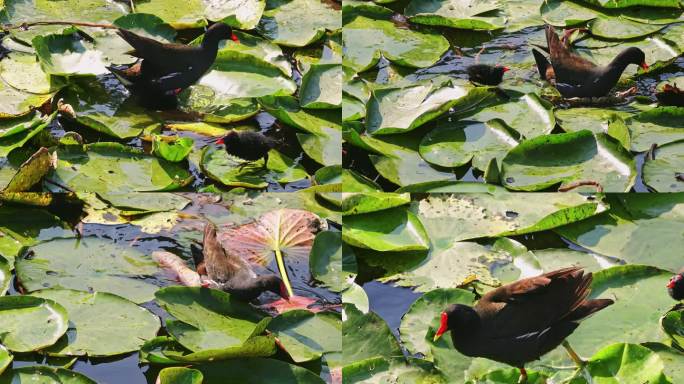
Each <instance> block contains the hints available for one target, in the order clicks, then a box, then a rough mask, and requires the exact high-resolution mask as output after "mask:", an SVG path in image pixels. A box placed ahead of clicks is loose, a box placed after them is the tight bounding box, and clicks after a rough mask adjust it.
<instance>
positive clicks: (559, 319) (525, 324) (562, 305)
mask: <svg viewBox="0 0 684 384" xmlns="http://www.w3.org/2000/svg"><path fill="white" fill-rule="evenodd" d="M591 281H592V275H591V273H587V274H584V271H582V269H581V268H578V267H569V268H563V269H559V270H556V271H552V272H548V273H545V274H543V275H540V276H536V277H530V278H527V279H522V280H518V281H516V282H514V283H511V284H508V285H504V286H501V287H499V288H496V289H494V290H492V291H490V292H488V293H487V294H485V295H484V296H482V298H481V299H480V300H479V301H478V303H477V304H476V305H475V306H474V307H469V306H467V305H461V304H454V305H450V306H449V307H448V308H447V309H446V310H445V311H444V312H442V314H441V321H440V326H439V329H438V330H437V332H436V333H435V337H434V339H435V341H436V340H437V339H439V338H440V337H441V336H442V335H443V334H444V333H445V332H448V331H451V340H452V341H453V343H454V347H456V349H457V350H458V351H459V352H460V353H462V354H464V355H466V356H471V357H484V358H487V359H491V360H495V361H498V362H501V363H506V364H509V365H512V366H514V367H517V368H519V369H520V374H521V382H525V381H526V380H527V373H526V371H525V364H526V363H528V362H530V361H533V360H536V359H539V358H540V357H541V356H542V355H544V354H545V353H547V352H549V351H551V350H552V349H554V348H556V347H557V346H559V345H560V344H561V343H563V346H564V347H565V348H566V349H567V350H568V352H569V353H570V356H571V357H572V358H573V360H575V362H576V363H578V364H582V363H583V362H582V360H581V359H580V358H579V356H577V354H576V353H575V352H574V351H573V350H572V348H571V347H570V345H569V344H567V343H565V342H564V340H565V338H566V337H568V336H569V335H570V334H571V333H572V332H573V331H574V330H575V328H577V327H578V326H579V322H580V320H582V319H583V318H585V317H587V316H589V315H591V314H593V313H595V312H598V311H600V310H602V309H603V308H605V307H607V306H609V305H611V304H613V300H609V299H596V300H587V297H588V295H589V293H590V286H591Z"/></svg>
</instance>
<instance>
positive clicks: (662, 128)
mask: <svg viewBox="0 0 684 384" xmlns="http://www.w3.org/2000/svg"><path fill="white" fill-rule="evenodd" d="M625 123H626V124H627V128H628V129H629V133H630V138H631V144H632V148H631V149H632V151H636V152H644V151H648V150H649V149H651V146H652V145H653V144H657V145H664V144H667V143H671V142H673V141H678V140H684V107H657V108H653V109H651V110H649V111H645V112H641V113H639V114H638V115H635V116H633V117H631V118H628V119H626V120H625Z"/></svg>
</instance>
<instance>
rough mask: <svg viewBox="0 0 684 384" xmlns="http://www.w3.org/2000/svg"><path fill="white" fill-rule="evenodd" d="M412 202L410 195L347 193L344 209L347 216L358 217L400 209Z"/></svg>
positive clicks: (343, 202)
mask: <svg viewBox="0 0 684 384" xmlns="http://www.w3.org/2000/svg"><path fill="white" fill-rule="evenodd" d="M410 202H411V195H409V194H408V193H401V194H399V193H385V192H377V191H368V192H362V193H353V192H347V193H345V194H344V195H343V196H342V209H343V210H344V214H345V215H357V214H360V213H370V212H377V211H382V210H385V209H389V208H394V207H399V206H402V205H406V204H408V203H410Z"/></svg>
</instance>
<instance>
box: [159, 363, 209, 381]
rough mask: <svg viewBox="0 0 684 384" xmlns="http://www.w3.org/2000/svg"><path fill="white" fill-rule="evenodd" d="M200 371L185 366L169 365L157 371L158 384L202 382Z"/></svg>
mask: <svg viewBox="0 0 684 384" xmlns="http://www.w3.org/2000/svg"><path fill="white" fill-rule="evenodd" d="M203 379H204V375H202V372H201V371H198V370H196V369H192V368H185V367H169V368H164V369H162V370H161V371H160V372H159V383H160V384H202V380H203Z"/></svg>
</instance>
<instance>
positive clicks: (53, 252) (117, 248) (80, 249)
mask: <svg viewBox="0 0 684 384" xmlns="http://www.w3.org/2000/svg"><path fill="white" fill-rule="evenodd" d="M31 251H32V254H31V255H30V257H26V258H20V259H18V260H17V261H16V265H15V267H16V271H17V279H18V280H19V282H20V283H21V286H22V287H23V288H24V289H25V290H26V291H28V292H33V291H37V290H41V289H45V288H51V287H55V288H69V289H76V290H81V291H89V292H92V291H96V292H109V293H113V294H116V295H119V296H121V297H124V298H126V299H128V300H131V301H133V302H136V303H144V302H146V301H149V300H151V299H152V297H153V296H154V292H155V291H156V290H157V288H158V287H157V286H156V285H154V284H152V283H151V282H148V281H146V280H144V279H141V278H140V277H141V276H143V277H151V276H153V275H154V274H156V273H157V272H158V271H159V269H158V268H157V264H156V263H155V262H154V261H153V260H152V259H151V258H150V257H149V256H148V255H146V254H145V253H144V252H142V251H140V250H139V249H137V248H134V247H129V246H128V245H127V244H124V245H121V244H118V243H115V242H112V241H109V240H105V239H101V238H83V239H79V240H74V239H55V240H51V241H47V242H43V243H41V244H39V245H36V246H34V247H32V248H31ZM75 266H76V267H75Z"/></svg>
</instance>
